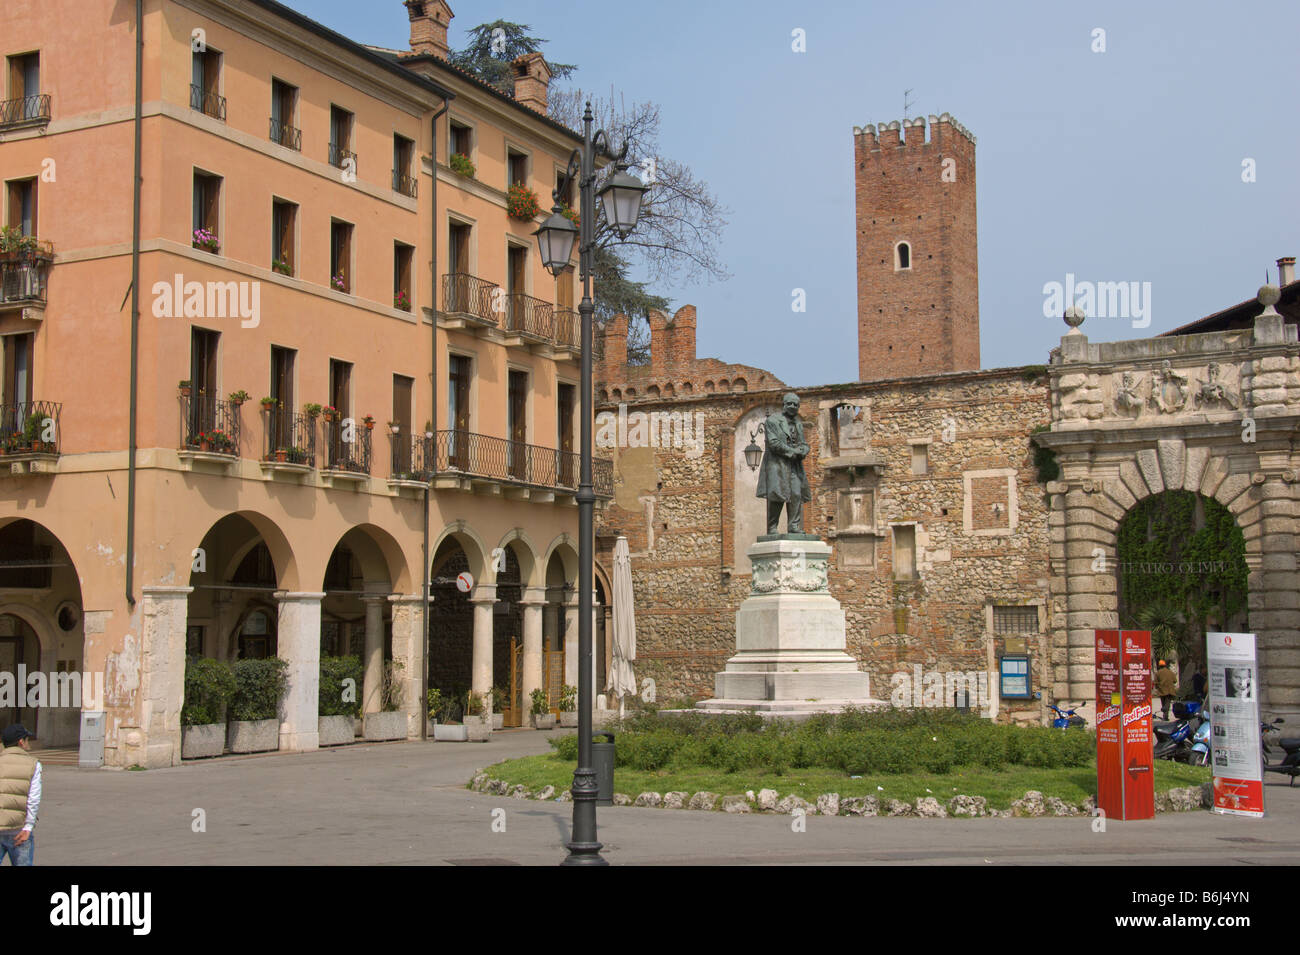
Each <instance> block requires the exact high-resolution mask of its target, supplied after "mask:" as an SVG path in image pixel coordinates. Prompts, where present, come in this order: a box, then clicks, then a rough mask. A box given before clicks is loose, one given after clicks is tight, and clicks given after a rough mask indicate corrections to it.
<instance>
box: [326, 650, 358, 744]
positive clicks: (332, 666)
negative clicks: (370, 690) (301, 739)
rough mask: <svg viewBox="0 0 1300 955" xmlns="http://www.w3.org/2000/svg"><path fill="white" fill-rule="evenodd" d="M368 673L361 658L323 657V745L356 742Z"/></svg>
mask: <svg viewBox="0 0 1300 955" xmlns="http://www.w3.org/2000/svg"><path fill="white" fill-rule="evenodd" d="M365 675H366V674H365V668H364V667H363V666H362V665H361V658H360V657H357V656H347V657H321V660H320V692H319V693H318V695H317V697H316V710H317V713H318V714H319V718H318V720H317V729H318V730H319V733H320V745H321V746H341V745H343V744H345V743H352V742H355V741H356V738H357V719H358V717H360V716H361V694H360V689H361V686H362V684H363V683H364V682H365Z"/></svg>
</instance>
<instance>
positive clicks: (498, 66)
mask: <svg viewBox="0 0 1300 955" xmlns="http://www.w3.org/2000/svg"><path fill="white" fill-rule="evenodd" d="M529 29H531V28H530V27H529V26H528V25H527V24H521V23H511V22H510V21H509V20H493V21H492V22H491V23H480V24H479V25H478V26H476V27H474V29H472V30H470V31H469V45H468V46H466V47H465V49H463V50H458V51H455V52H453V53H451V55H450V56H449V57H448V61H449V62H450V63H451V65H452V66H454V67H457V68H458V69H462V70H464V71H465V72H466V73H472V74H474V75H475V76H477V77H478V78H479V79H481V80H482V81H483V82H485V83H490V84H491V85H492V86H495V87H496V88H497V89H499V90H501V92H503V93H506V94H507V95H510V96H513V95H514V94H515V74H514V70H512V69H511V68H510V64H511V62H512V61H513V60H515V59H517V58H518V57H521V56H523V55H524V54H525V53H537V52H539V51H540V50H541V48H542V44H543V43H546V42H548V41H547V40H542V39H539V38H537V37H535V36H531V35H530V34H529V32H528V31H529ZM546 65H547V67H549V68H550V71H551V79H552V80H562V79H565V78H566V77H568V76H569V74H571V73H572V72H573V71H574V70H576V69H577V66H575V65H574V64H572V63H552V62H551V61H550V60H547V61H546Z"/></svg>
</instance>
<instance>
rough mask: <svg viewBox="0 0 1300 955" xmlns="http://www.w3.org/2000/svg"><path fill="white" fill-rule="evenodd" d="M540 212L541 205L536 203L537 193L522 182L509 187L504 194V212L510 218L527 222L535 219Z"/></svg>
mask: <svg viewBox="0 0 1300 955" xmlns="http://www.w3.org/2000/svg"><path fill="white" fill-rule="evenodd" d="M541 211H542V204H541V203H540V202H538V201H537V193H535V192H533V190H531V189H529V188H528V187H527V186H525V185H524V184H523V183H522V182H516V183H512V184H511V185H510V189H509V190H508V191H507V192H506V212H507V214H509V216H510V218H512V219H520V220H522V221H524V222H529V221H532V220H533V219H536V218H537V217H538V215H540V214H541Z"/></svg>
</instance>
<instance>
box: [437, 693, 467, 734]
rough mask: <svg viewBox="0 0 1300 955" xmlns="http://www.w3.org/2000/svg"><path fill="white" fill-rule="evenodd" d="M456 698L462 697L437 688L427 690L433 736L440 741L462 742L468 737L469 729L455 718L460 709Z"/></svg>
mask: <svg viewBox="0 0 1300 955" xmlns="http://www.w3.org/2000/svg"><path fill="white" fill-rule="evenodd" d="M458 699H463V697H459V696H458V695H457V694H455V693H443V692H442V691H441V690H437V689H433V690H430V691H429V718H430V719H431V720H432V721H433V738H434V739H435V740H437V741H438V742H440V743H464V742H466V741H467V740H468V739H469V731H468V730H467V729H466V728H465V726H464V724H463V723H461V722H460V721H459V720H458V719H456V717H458V716H459V715H460V709H461V706H460V705H459V704H458V703H457V700H458Z"/></svg>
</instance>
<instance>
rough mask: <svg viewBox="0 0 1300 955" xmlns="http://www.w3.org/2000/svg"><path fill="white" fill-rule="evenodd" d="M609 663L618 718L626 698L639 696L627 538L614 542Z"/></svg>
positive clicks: (610, 684)
mask: <svg viewBox="0 0 1300 955" xmlns="http://www.w3.org/2000/svg"><path fill="white" fill-rule="evenodd" d="M613 650H614V652H613V654H612V655H611V659H610V661H609V680H608V684H609V686H610V687H611V688H612V689H613V691H614V693H615V694H616V695H617V696H618V715H619V716H622V715H623V702H624V697H627V696H630V695H632V694H634V693H636V673H634V672H633V670H632V661H633V660H635V659H636V611H635V609H634V607H633V604H632V556H631V554H630V553H629V551H628V547H627V538H626V537H619V539H618V540H617V541H615V542H614V647H613Z"/></svg>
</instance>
